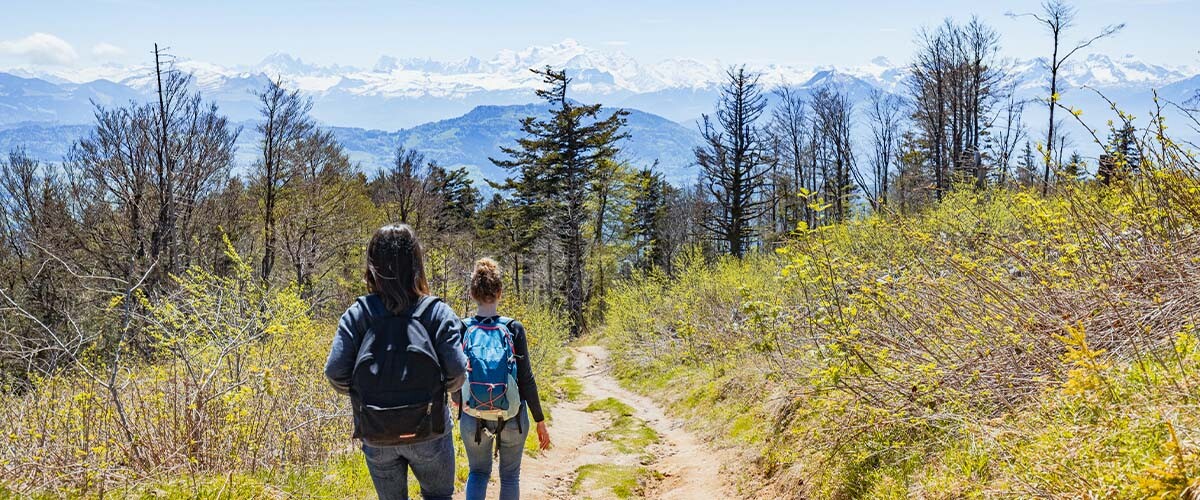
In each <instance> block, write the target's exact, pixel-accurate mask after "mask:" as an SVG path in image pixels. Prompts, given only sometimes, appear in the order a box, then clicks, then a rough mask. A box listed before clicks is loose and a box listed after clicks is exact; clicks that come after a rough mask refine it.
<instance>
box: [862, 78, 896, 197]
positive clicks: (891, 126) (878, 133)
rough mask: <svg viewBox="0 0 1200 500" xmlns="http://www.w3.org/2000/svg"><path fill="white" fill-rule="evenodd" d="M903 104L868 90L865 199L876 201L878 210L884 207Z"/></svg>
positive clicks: (877, 91)
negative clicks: (868, 155) (868, 149)
mask: <svg viewBox="0 0 1200 500" xmlns="http://www.w3.org/2000/svg"><path fill="white" fill-rule="evenodd" d="M903 113H904V101H903V100H902V99H901V98H900V97H899V96H896V95H893V94H889V93H887V92H884V91H882V90H878V89H875V90H872V91H871V100H870V107H869V108H868V109H867V119H868V121H869V122H870V125H871V144H872V146H873V149H872V153H873V154H872V156H871V166H872V174H873V175H872V189H871V192H870V193H869V195H870V196H871V198H872V199H875V200H878V206H879V207H883V206H884V205H887V201H888V200H887V196H888V188H889V186H891V183H890V179H889V176H890V174H891V171H892V166H893V163H894V162H895V160H896V157H897V155H898V152H899V149H900V148H899V142H900V134H901V133H902V131H901V128H902V125H903V124H902V121H903V119H904V117H903Z"/></svg>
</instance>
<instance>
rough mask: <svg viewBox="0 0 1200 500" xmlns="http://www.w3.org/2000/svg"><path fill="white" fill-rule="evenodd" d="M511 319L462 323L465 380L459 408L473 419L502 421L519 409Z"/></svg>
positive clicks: (470, 320)
mask: <svg viewBox="0 0 1200 500" xmlns="http://www.w3.org/2000/svg"><path fill="white" fill-rule="evenodd" d="M511 322H512V319H511V318H503V317H502V318H499V319H495V318H488V319H485V320H482V321H480V320H479V319H477V318H471V319H469V320H467V321H466V322H465V325H466V331H465V332H464V333H463V337H462V338H463V344H462V345H463V353H464V354H466V355H467V381H466V383H464V384H463V386H462V402H463V404H462V411H463V412H465V413H466V414H468V415H471V416H472V417H475V418H476V419H479V420H488V421H498V422H501V423H503V422H505V421H507V420H509V419H511V418H513V417H515V416H517V414H518V413H519V412H520V411H521V395H520V390H519V389H517V355H516V351H515V349H514V347H513V338H512V332H511V331H509V329H508V325H509V323H511Z"/></svg>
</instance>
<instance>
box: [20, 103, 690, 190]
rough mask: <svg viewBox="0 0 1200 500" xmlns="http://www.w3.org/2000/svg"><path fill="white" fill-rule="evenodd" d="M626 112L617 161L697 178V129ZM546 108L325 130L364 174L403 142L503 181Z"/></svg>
mask: <svg viewBox="0 0 1200 500" xmlns="http://www.w3.org/2000/svg"><path fill="white" fill-rule="evenodd" d="M627 111H629V115H628V116H627V117H626V120H627V125H626V131H627V132H628V133H629V138H628V139H626V140H624V141H622V143H621V145H620V146H621V153H620V157H619V159H620V160H623V161H626V162H628V163H629V164H630V165H631V166H633V167H635V168H642V167H649V166H651V165H653V164H654V163H655V162H656V161H657V162H658V169H659V171H660V172H662V173H663V174H664V175H666V176H667V178H668V180H670V181H671V182H674V183H678V184H682V183H687V182H692V181H694V180H695V173H696V171H695V168H693V166H692V150H693V148H694V147H695V146H697V145H699V144H700V134H699V132H698V131H697V129H695V128H694V127H688V126H684V125H682V124H680V123H676V122H673V121H671V120H668V119H666V118H663V117H661V116H658V115H653V114H650V113H646V112H643V111H638V110H635V109H631V110H627ZM546 112H547V108H546V107H545V106H544V105H539V104H524V105H507V106H479V107H476V108H475V109H472V110H471V111H470V112H468V113H467V114H465V115H462V116H458V117H454V118H450V119H447V120H440V121H436V122H431V123H426V124H423V125H418V126H416V127H412V128H409V129H403V130H399V131H394V132H389V131H383V130H373V129H363V128H354V127H329V128H330V129H331V130H332V131H333V133H334V135H335V136H336V137H337V139H338V142H340V143H341V144H342V146H343V147H344V148H345V149H346V152H347V153H348V154H349V155H350V158H351V160H353V161H354V162H355V163H357V164H358V165H359V167H360V168H361V169H363V170H364V171H366V172H368V173H373V172H375V171H377V170H378V169H380V168H384V167H387V166H388V165H389V164H390V163H391V162H392V159H393V158H394V157H395V152H396V148H397V147H398V146H403V147H405V148H410V149H415V150H418V151H420V152H422V153H424V154H425V155H426V157H427V158H429V159H431V160H436V161H437V162H438V163H440V164H441V165H444V166H450V167H465V168H467V170H468V171H469V172H470V173H471V175H472V177H474V178H476V179H478V180H482V179H492V180H496V181H500V180H502V179H503V178H504V177H505V176H506V175H508V174H507V173H506V172H505V171H504V170H503V169H501V168H499V167H496V166H495V165H494V164H492V162H491V161H490V160H489V157H493V158H497V159H499V158H504V155H503V153H502V152H501V151H500V147H501V146H511V145H513V144H515V141H516V139H517V138H518V137H521V134H522V133H521V123H520V120H521V118H524V117H526V116H536V115H541V114H544V113H546ZM241 126H242V133H241V135H240V136H239V137H238V143H237V157H236V158H235V162H236V163H237V166H238V168H239V169H246V168H248V167H249V166H250V165H252V164H253V162H254V159H255V155H256V154H257V152H258V149H257V147H258V144H257V143H258V140H259V135H258V133H257V131H256V130H255V129H254V123H253V122H243V123H242V124H241ZM90 129H91V125H58V124H46V123H30V122H26V123H22V124H17V125H9V126H0V153H5V154H6V153H7V152H8V151H10V150H12V149H15V148H24V149H25V150H26V152H27V153H28V154H29V155H30V156H32V157H34V158H37V159H40V160H42V161H46V162H58V161H62V160H63V158H64V157H66V155H67V153H68V151H69V149H70V146H71V144H72V143H73V142H75V141H76V140H77V139H78V138H79V137H82V136H84V135H86V134H87V133H88V132H89V130H90Z"/></svg>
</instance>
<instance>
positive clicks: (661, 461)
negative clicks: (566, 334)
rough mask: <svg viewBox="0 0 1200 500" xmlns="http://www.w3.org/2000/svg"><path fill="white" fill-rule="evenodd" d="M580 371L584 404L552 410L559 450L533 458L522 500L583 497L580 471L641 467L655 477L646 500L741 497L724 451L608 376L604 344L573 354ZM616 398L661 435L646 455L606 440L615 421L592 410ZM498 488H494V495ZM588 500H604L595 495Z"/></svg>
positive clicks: (527, 465) (577, 373)
mask: <svg viewBox="0 0 1200 500" xmlns="http://www.w3.org/2000/svg"><path fill="white" fill-rule="evenodd" d="M574 354H575V365H574V369H573V370H572V371H571V373H569V374H568V375H569V376H571V377H575V378H576V379H578V380H579V381H580V383H581V385H582V386H583V391H582V395H581V396H580V397H579V398H578V400H577V401H568V402H562V403H560V404H558V405H556V406H555V407H554V408H553V410H552V411H553V416H554V418H553V421H552V422H551V424H550V434H551V437H552V438H553V440H554V448H553V449H551V450H550V451H549V452H547V453H545V454H543V455H542V456H539V457H528V456H527V457H526V458H525V460H523V463H522V474H521V476H522V477H521V497H522V498H533V499H568V498H579V497H580V496H581V495H579V494H575V493H573V492H572V491H571V486H572V484H573V483H574V482H575V480H576V477H577V474H578V472H577V471H578V470H579V468H580V467H582V466H586V465H589V464H606V465H616V466H642V467H644V468H645V470H648V471H653V473H652V474H651V475H650V477H652V479H649V480H646V481H644V484H646V487H645V488H644V489H643V490H642V491H641V493H643V494H645V497H646V498H662V499H692V498H697V499H699V498H705V499H708V498H713V499H720V498H734V497H735V496H736V495H734V494H733V493H732V492H733V488H732V487H731V486H730V485H729V484H727V483H726V481H725V478H726V477H727V476H726V474H723V472H724V471H723V470H722V468H721V464H722V463H724V462H725V460H722V459H721V456H720V455H719V454H718V453H719V452H714V451H713V450H711V449H709V448H708V447H706V446H705V445H704V444H703V443H701V442H700V441H698V440H697V439H696V438H695V437H694V436H692V435H691V434H690V433H688V432H687V431H686V430H684V428H683V424H682V423H681V422H680V421H678V420H676V419H673V418H671V417H668V416H667V415H666V414H665V413H664V412H663V410H662V408H660V407H659V406H658V405H657V404H656V403H655V402H654V401H652V400H650V399H649V398H646V397H643V396H640V395H637V394H634V393H632V392H630V391H628V390H625V389H624V388H622V387H621V386H620V385H619V384H618V383H617V381H616V379H615V378H613V377H612V375H611V374H610V373H609V371H610V370H609V365H608V352H607V351H606V350H605V349H604V348H602V347H599V346H584V347H579V348H577V349H574ZM605 398H613V399H616V400H618V401H620V402H622V403H625V404H626V405H629V407H631V408H632V409H633V417H635V418H636V419H639V420H640V421H643V422H644V423H645V425H646V426H648V427H650V428H651V429H653V430H654V431H655V432H656V433H657V434H658V436H659V440H658V442H657V443H655V444H652V445H650V446H649V447H647V448H646V449H645V450H644V452H643V453H637V454H632V453H622V452H621V451H620V450H618V449H616V448H615V447H614V445H613V443H611V442H608V441H605V440H603V439H600V438H599V437H598V436H597V433H598V432H600V431H603V430H605V429H606V428H607V427H608V426H609V425H610V424H611V423H612V417H610V416H609V415H608V414H606V413H604V412H588V411H585V408H587V407H588V405H589V404H590V403H592V402H594V401H597V400H603V399H605ZM497 489H498V488H494V487H493V488H489V491H488V493H489V496H494V495H496V493H497V491H496V490H497ZM582 496H585V497H586V496H595V497H597V498H604V497H606V496H607V495H604V494H598V495H591V494H590V493H588V494H586V495H582Z"/></svg>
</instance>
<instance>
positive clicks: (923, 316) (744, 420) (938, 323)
mask: <svg viewBox="0 0 1200 500" xmlns="http://www.w3.org/2000/svg"><path fill="white" fill-rule="evenodd" d="M1155 144H1156V147H1155V148H1153V150H1152V149H1151V148H1147V149H1146V151H1145V153H1146V155H1145V156H1144V157H1143V162H1142V175H1140V176H1138V177H1136V178H1133V179H1129V180H1128V181H1122V182H1118V183H1114V184H1112V185H1109V186H1104V185H1101V184H1100V183H1097V182H1078V181H1064V182H1061V183H1060V184H1058V185H1057V187H1056V189H1054V190H1053V192H1052V194H1051V195H1050V196H1047V197H1042V196H1041V195H1040V194H1039V193H1037V192H1035V190H1030V189H1011V190H1010V189H993V190H987V191H979V190H976V189H973V188H972V187H971V186H960V187H959V188H958V189H955V190H954V191H953V192H951V193H949V194H948V195H947V196H946V198H945V199H944V200H943V201H942V203H940V204H938V205H936V206H934V207H932V208H931V209H929V210H926V211H923V212H921V213H919V214H915V215H910V216H902V215H895V214H878V215H871V216H868V217H864V218H861V219H856V220H852V221H848V222H846V223H844V224H838V225H827V226H821V227H816V228H808V227H806V226H805V225H804V224H803V223H801V224H800V226H799V227H798V228H797V230H796V231H794V232H793V233H792V234H791V235H790V236H789V237H788V238H787V240H786V242H785V243H783V244H781V245H780V246H779V247H778V248H777V249H776V250H775V252H774V253H773V254H770V253H762V254H757V255H753V256H750V257H747V258H745V259H733V258H726V259H719V260H717V261H715V262H712V263H706V262H705V261H704V260H703V259H701V258H699V257H691V258H687V257H685V258H683V259H681V260H680V261H679V262H678V263H677V264H676V268H677V269H680V272H678V273H677V275H676V276H675V277H668V276H666V275H664V274H662V273H648V274H646V275H643V276H639V277H637V278H635V279H632V280H628V281H625V282H624V283H622V284H621V285H619V286H617V287H616V288H615V289H614V291H613V292H612V294H611V295H610V296H609V302H608V311H609V316H608V328H607V330H606V332H605V338H606V342H607V343H608V344H609V345H610V346H611V348H612V350H613V351H614V353H615V354H614V358H615V360H616V362H617V365H618V366H619V373H620V374H621V376H622V378H623V379H624V380H626V381H627V382H628V383H629V384H630V385H632V386H634V387H637V388H639V389H641V390H643V392H646V393H648V394H652V395H657V396H659V397H661V398H664V399H666V400H668V401H669V402H670V403H671V406H672V407H673V408H674V409H675V410H677V411H679V412H682V413H684V414H688V415H691V416H692V417H694V423H695V424H696V429H698V430H699V431H700V432H705V430H710V432H709V434H710V436H711V437H712V438H713V439H717V440H720V441H722V442H724V443H725V444H727V445H732V446H736V447H739V448H742V449H748V450H752V454H753V455H754V457H755V458H756V463H757V465H758V469H759V471H760V473H761V474H762V476H763V477H764V478H765V481H763V482H761V483H760V482H751V483H747V484H746V485H744V487H745V488H749V489H750V491H753V490H754V489H755V488H757V487H758V486H756V485H761V484H765V483H769V484H772V485H774V487H776V488H781V489H783V490H785V491H788V490H790V492H792V493H804V494H807V495H809V496H811V497H814V498H827V497H829V498H855V497H872V498H906V497H911V496H921V497H925V498H961V497H970V496H980V495H985V496H992V495H1000V496H1006V495H1015V496H1023V497H1032V496H1038V497H1044V496H1052V497H1054V496H1063V497H1076V496H1091V497H1111V498H1150V497H1152V498H1177V497H1179V496H1180V495H1184V496H1188V495H1195V494H1196V492H1197V488H1198V487H1200V480H1198V479H1197V478H1200V459H1198V458H1197V457H1198V456H1200V455H1197V444H1196V443H1197V439H1198V437H1197V434H1196V431H1197V429H1200V417H1198V416H1197V414H1196V412H1195V411H1193V406H1194V404H1195V401H1196V399H1197V397H1200V386H1198V385H1197V384H1196V382H1195V377H1196V373H1197V370H1198V369H1200V343H1198V341H1197V337H1196V331H1195V330H1196V318H1197V315H1198V314H1200V305H1198V304H1200V301H1198V300H1197V299H1198V296H1200V285H1197V283H1198V282H1200V281H1198V279H1200V257H1198V256H1200V240H1197V235H1198V233H1197V221H1198V219H1197V217H1198V216H1200V182H1198V178H1200V177H1198V175H1200V170H1198V169H1197V164H1196V161H1195V158H1194V156H1192V155H1191V154H1189V153H1186V152H1184V150H1183V149H1182V148H1179V147H1177V146H1176V145H1175V144H1173V143H1171V142H1170V139H1168V138H1166V137H1162V136H1160V137H1159V138H1158V139H1157V140H1156V142H1155ZM809 201H810V203H811V204H812V206H813V207H814V209H816V210H822V209H824V208H825V207H826V206H827V205H826V204H825V203H824V201H823V200H821V199H812V200H809Z"/></svg>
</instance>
